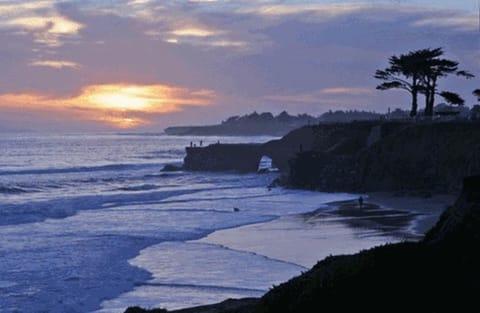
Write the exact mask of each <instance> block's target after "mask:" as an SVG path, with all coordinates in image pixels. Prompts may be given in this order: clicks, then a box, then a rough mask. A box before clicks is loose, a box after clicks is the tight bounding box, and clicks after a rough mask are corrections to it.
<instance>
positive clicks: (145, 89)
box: [84, 85, 161, 111]
mask: <svg viewBox="0 0 480 313" xmlns="http://www.w3.org/2000/svg"><path fill="white" fill-rule="evenodd" d="M154 93H158V90H156V91H155V92H153V91H152V90H150V88H149V86H136V85H94V86H89V87H88V88H87V89H86V90H85V91H84V95H85V100H86V101H88V102H89V103H90V104H92V105H94V106H95V107H97V108H100V109H113V110H120V111H148V109H151V108H152V105H153V104H154V103H155V104H158V101H159V100H158V99H159V98H161V95H158V94H154Z"/></svg>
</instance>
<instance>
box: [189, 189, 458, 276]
mask: <svg viewBox="0 0 480 313" xmlns="http://www.w3.org/2000/svg"><path fill="white" fill-rule="evenodd" d="M364 198H365V203H364V205H363V208H362V209H360V208H358V203H357V200H346V201H336V202H330V203H326V204H325V205H323V206H322V207H320V208H318V209H317V210H314V211H312V212H309V213H302V214H293V215H287V216H284V217H280V218H278V219H275V220H273V221H268V222H264V223H257V224H251V225H245V226H240V227H236V228H230V229H225V230H219V231H216V232H213V233H211V234H210V235H208V236H206V237H204V238H201V239H199V240H195V241H192V242H198V243H207V244H214V245H220V246H223V247H226V248H228V249H233V250H237V251H245V252H250V253H255V254H258V255H262V256H265V257H268V258H271V259H275V260H279V261H284V262H289V263H293V264H297V265H300V266H302V267H304V268H305V269H309V268H311V267H312V266H313V265H315V264H316V263H317V262H318V261H320V260H322V259H324V258H325V257H327V256H329V255H339V254H352V253H356V252H359V251H360V250H364V249H368V248H372V247H374V246H378V245H383V244H386V243H395V242H401V241H418V240H420V239H422V238H423V235H424V233H425V232H426V231H427V230H428V229H429V228H431V227H432V226H433V225H434V224H435V222H436V221H437V219H438V217H439V216H440V214H441V213H442V212H443V211H444V209H445V208H446V207H448V206H449V205H451V204H453V201H454V199H455V197H454V196H452V195H435V196H432V197H430V198H422V197H412V196H394V195H392V194H389V193H371V194H368V195H365V196H364ZM331 234H334V236H335V237H336V238H338V240H340V242H339V241H338V240H337V241H335V242H332V240H331V239H330V238H331V236H332V235H331Z"/></svg>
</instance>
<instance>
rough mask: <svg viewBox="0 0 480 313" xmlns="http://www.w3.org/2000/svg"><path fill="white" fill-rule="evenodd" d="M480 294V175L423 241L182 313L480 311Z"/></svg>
mask: <svg viewBox="0 0 480 313" xmlns="http://www.w3.org/2000/svg"><path fill="white" fill-rule="evenodd" d="M245 270H248V269H245ZM479 292H480V176H474V177H468V178H466V179H465V180H464V184H463V188H462V191H461V194H460V195H459V197H458V199H457V201H456V203H455V204H454V205H453V206H452V207H450V208H449V209H447V210H446V211H445V212H444V213H443V214H442V216H441V218H440V220H439V221H438V222H437V224H436V225H435V226H434V227H433V228H432V229H431V230H430V231H429V232H428V233H427V234H426V236H425V238H424V239H423V240H422V241H420V242H416V243H412V242H410V243H408V242H405V243H399V244H392V245H385V246H381V247H377V248H373V249H370V250H367V251H362V252H360V253H357V254H354V255H346V256H333V257H328V258H326V259H325V260H323V261H321V262H319V263H318V264H317V265H315V266H314V267H313V268H312V269H311V270H310V271H308V272H306V273H304V274H302V275H300V276H298V277H296V278H293V279H291V280H290V281H288V282H286V283H284V284H282V285H280V286H278V287H275V288H273V289H272V290H270V291H269V292H268V293H267V294H266V295H264V296H263V297H262V298H260V299H258V300H252V299H245V300H244V302H242V300H239V301H233V302H232V301H231V302H229V303H231V304H234V305H231V306H229V305H225V303H224V304H223V305H221V304H220V305H213V306H205V307H199V308H192V309H187V310H182V311H181V312H182V313H235V312H238V313H250V312H251V313H281V312H285V313H287V312H288V313H302V312H312V313H313V312H347V311H351V310H352V309H355V310H356V311H358V312H480V302H479V301H478V295H479ZM132 312H133V311H132ZM138 312H140V311H138ZM146 312H149V311H146ZM152 312H153V311H152ZM177 312H178V311H177Z"/></svg>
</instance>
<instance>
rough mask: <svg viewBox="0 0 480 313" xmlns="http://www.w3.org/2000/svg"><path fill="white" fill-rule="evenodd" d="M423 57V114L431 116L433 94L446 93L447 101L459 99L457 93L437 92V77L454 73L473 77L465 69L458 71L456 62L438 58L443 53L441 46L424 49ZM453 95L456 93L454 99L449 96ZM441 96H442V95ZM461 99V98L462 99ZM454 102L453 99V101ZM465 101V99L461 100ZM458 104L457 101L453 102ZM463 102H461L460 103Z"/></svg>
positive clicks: (433, 101) (433, 100) (433, 102)
mask: <svg viewBox="0 0 480 313" xmlns="http://www.w3.org/2000/svg"><path fill="white" fill-rule="evenodd" d="M424 51H425V59H424V62H425V63H424V64H423V66H422V70H423V71H424V72H423V75H422V88H421V90H422V92H423V93H424V94H425V115H426V116H432V115H433V107H434V105H435V95H437V94H438V95H442V94H446V95H447V98H445V97H444V98H445V100H447V101H448V102H450V101H449V100H457V101H458V100H459V99H461V98H460V97H459V96H458V95H456V94H454V93H452V92H449V91H445V92H440V93H439V92H438V90H437V84H438V79H440V78H441V77H446V76H448V75H449V74H455V75H457V76H463V77H465V78H472V77H474V75H473V74H470V73H469V72H467V71H463V70H462V71H459V70H458V62H456V61H452V60H448V59H440V58H439V57H441V56H442V55H443V53H444V52H443V50H442V48H436V49H425V50H424ZM453 95H456V96H457V97H456V99H455V97H454V98H451V97H452V96H453ZM442 97H443V96H442ZM462 101H463V99H462ZM454 102H455V101H454ZM463 102H465V101H463ZM455 104H458V103H455ZM462 104H463V103H462Z"/></svg>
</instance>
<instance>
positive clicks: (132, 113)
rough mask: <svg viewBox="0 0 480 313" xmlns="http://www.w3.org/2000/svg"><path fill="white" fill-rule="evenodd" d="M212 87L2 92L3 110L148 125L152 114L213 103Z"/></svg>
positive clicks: (0, 105)
mask: <svg viewBox="0 0 480 313" xmlns="http://www.w3.org/2000/svg"><path fill="white" fill-rule="evenodd" d="M214 98H215V94H214V93H213V91H211V90H206V89H199V90H191V89H187V88H181V87H173V86H169V85H162V84H152V85H138V84H122V83H121V84H98V85H89V86H86V87H84V88H83V89H82V90H81V91H80V93H79V94H78V95H77V96H75V97H63V98H55V97H49V96H45V95H41V94H34V93H15V94H12V93H10V94H0V109H1V108H9V109H22V110H25V109H26V110H30V111H50V112H52V113H53V112H55V111H63V112H65V111H67V112H72V114H70V115H72V116H73V117H74V118H75V119H80V120H89V121H96V122H100V123H103V124H106V125H109V126H112V127H115V128H134V127H138V126H142V125H145V124H149V123H150V121H149V119H148V117H149V115H155V114H167V113H173V112H178V111H182V110H183V107H184V106H206V105H210V104H212V103H213V99H214Z"/></svg>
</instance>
